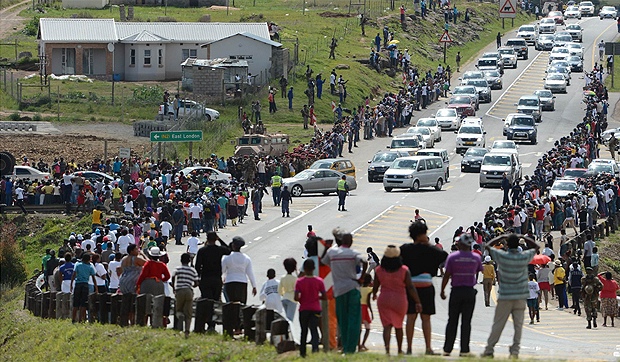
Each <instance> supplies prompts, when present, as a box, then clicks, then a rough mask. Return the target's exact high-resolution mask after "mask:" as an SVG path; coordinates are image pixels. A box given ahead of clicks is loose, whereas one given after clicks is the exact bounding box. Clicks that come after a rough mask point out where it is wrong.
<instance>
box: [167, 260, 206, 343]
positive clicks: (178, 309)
mask: <svg viewBox="0 0 620 362" xmlns="http://www.w3.org/2000/svg"><path fill="white" fill-rule="evenodd" d="M190 261H191V257H190V255H189V254H188V253H183V254H182V255H181V264H182V265H181V266H178V267H176V269H175V270H174V275H173V276H172V290H173V291H174V297H175V300H176V302H175V303H174V313H175V316H176V317H177V318H179V319H180V320H181V323H179V325H178V326H179V329H181V330H183V321H185V338H187V337H189V327H190V324H192V314H193V308H194V287H197V286H198V281H199V280H200V278H199V277H198V273H197V272H196V270H195V269H194V268H192V267H191V266H189V263H190Z"/></svg>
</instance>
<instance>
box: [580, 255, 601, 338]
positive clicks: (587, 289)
mask: <svg viewBox="0 0 620 362" xmlns="http://www.w3.org/2000/svg"><path fill="white" fill-rule="evenodd" d="M602 289H603V283H601V281H600V280H599V278H597V277H596V275H594V269H592V267H586V276H585V277H583V278H581V298H582V299H583V309H584V310H585V312H586V320H587V321H588V326H587V327H586V328H587V329H592V325H594V328H596V327H597V325H596V310H597V309H598V308H599V300H598V297H599V292H600V291H601V290H602Z"/></svg>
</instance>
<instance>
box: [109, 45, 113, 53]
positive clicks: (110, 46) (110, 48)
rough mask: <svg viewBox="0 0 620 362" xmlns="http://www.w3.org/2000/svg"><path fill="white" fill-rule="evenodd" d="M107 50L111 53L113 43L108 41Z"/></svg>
mask: <svg viewBox="0 0 620 362" xmlns="http://www.w3.org/2000/svg"><path fill="white" fill-rule="evenodd" d="M108 51H109V52H110V53H112V52H113V51H114V44H112V43H108Z"/></svg>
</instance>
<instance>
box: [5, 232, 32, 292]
mask: <svg viewBox="0 0 620 362" xmlns="http://www.w3.org/2000/svg"><path fill="white" fill-rule="evenodd" d="M16 232H17V228H16V227H15V224H13V223H12V222H10V221H6V222H3V223H2V224H0V240H2V242H0V270H2V273H0V283H1V284H3V285H9V286H15V285H18V284H21V283H23V282H24V281H25V280H26V278H27V275H26V266H25V264H24V256H23V255H22V252H21V250H20V249H19V246H18V245H17V240H15V233H16Z"/></svg>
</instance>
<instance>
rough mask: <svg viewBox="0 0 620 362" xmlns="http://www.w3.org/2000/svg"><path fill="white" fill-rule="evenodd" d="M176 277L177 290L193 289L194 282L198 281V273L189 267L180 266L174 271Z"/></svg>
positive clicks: (175, 285)
mask: <svg viewBox="0 0 620 362" xmlns="http://www.w3.org/2000/svg"><path fill="white" fill-rule="evenodd" d="M174 276H175V284H174V287H175V288H176V290H179V289H186V288H189V289H193V288H194V282H195V281H197V280H198V273H196V269H194V268H192V267H191V266H189V265H181V266H178V267H177V268H176V269H175V270H174Z"/></svg>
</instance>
